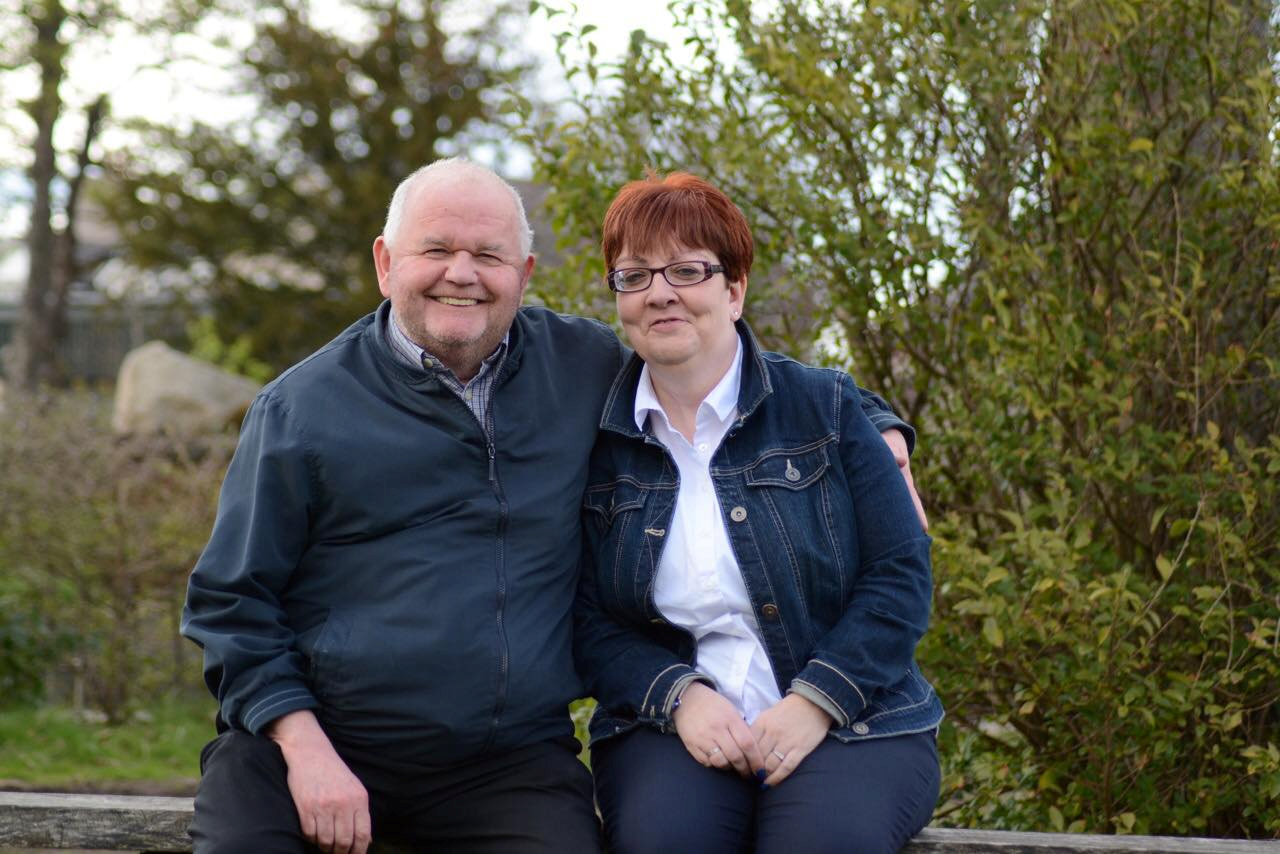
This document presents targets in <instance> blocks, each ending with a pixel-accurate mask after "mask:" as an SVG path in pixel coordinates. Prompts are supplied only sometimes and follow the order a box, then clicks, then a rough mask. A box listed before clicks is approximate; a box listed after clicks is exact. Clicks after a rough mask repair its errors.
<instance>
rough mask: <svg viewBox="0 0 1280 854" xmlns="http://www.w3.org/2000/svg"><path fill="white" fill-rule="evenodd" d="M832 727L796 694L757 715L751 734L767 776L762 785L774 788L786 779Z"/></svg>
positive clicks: (823, 713)
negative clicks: (762, 758) (762, 755)
mask: <svg viewBox="0 0 1280 854" xmlns="http://www.w3.org/2000/svg"><path fill="white" fill-rule="evenodd" d="M833 723H835V721H833V720H832V719H831V715H829V714H827V713H826V712H824V711H823V710H822V709H820V708H818V707H817V706H815V705H814V704H813V703H811V702H809V701H808V700H806V699H805V698H804V697H801V696H800V695H799V694H788V695H787V696H785V697H783V698H782V699H781V700H779V701H778V702H776V703H774V704H773V705H772V706H770V707H769V708H767V709H765V710H764V711H763V712H761V713H760V716H759V717H758V718H756V722H755V723H753V724H752V725H751V733H752V735H754V736H755V740H756V744H758V745H759V746H760V752H761V753H763V754H764V759H765V765H764V767H765V770H766V771H768V772H769V776H768V777H766V778H765V781H764V782H765V783H766V784H767V785H770V786H776V785H778V784H779V783H781V782H782V781H783V780H785V779H787V777H788V776H790V774H791V772H792V771H794V770H796V768H797V767H798V766H799V765H800V763H801V762H803V761H804V758H805V757H806V756H808V755H809V753H810V752H811V751H812V750H813V749H814V748H815V747H817V746H818V745H819V744H821V743H822V739H824V738H826V736H827V730H829V729H831V725H832V724H833Z"/></svg>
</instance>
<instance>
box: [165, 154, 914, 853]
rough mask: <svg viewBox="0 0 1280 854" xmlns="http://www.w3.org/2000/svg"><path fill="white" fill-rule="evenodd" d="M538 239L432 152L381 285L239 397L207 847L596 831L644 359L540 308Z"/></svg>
mask: <svg viewBox="0 0 1280 854" xmlns="http://www.w3.org/2000/svg"><path fill="white" fill-rule="evenodd" d="M531 240H532V235H531V232H530V230H529V227H528V224H527V221H526V219H525V214H524V209H523V206H522V204H521V203H520V199H519V196H518V195H517V194H516V193H515V191H514V190H513V189H512V188H511V187H510V186H509V185H508V184H506V183H505V182H504V181H502V180H501V179H500V178H498V177H497V176H496V175H494V174H493V173H492V172H490V171H489V170H487V169H484V168H483V167H480V166H477V165H475V164H471V163H468V162H466V161H462V160H445V161H438V162H436V163H433V164H431V165H429V166H427V167H424V168H423V169H420V170H419V171H418V172H416V173H414V174H413V175H411V176H410V177H409V178H407V179H406V180H405V181H404V182H403V183H402V184H401V185H400V187H399V188H397V190H396V193H395V195H394V196H393V198H392V202H391V205H390V208H389V211H388V216H387V222H386V226H385V228H384V230H383V234H382V235H381V236H380V237H378V238H377V240H375V241H374V245H373V254H374V263H375V267H376V269H377V274H378V281H379V287H380V289H381V291H382V294H383V296H385V297H386V298H387V301H386V302H384V303H383V305H382V306H381V307H380V308H379V309H378V311H377V312H375V313H374V314H372V315H370V316H368V317H366V318H363V319H362V320H360V321H358V322H357V323H356V324H355V325H353V326H352V327H351V328H349V329H348V330H346V331H345V332H343V333H342V334H341V335H339V336H338V337H337V338H336V339H334V340H333V341H332V342H330V343H329V344H328V345H326V346H325V347H324V348H322V349H321V350H319V351H317V352H316V353H314V354H313V355H312V356H310V357H308V358H307V359H305V360H304V361H302V362H300V363H299V364H297V365H295V366H294V367H292V368H290V369H289V370H288V371H286V372H285V373H283V374H282V375H281V376H280V377H279V378H277V379H276V380H275V381H273V382H272V383H271V384H269V385H268V386H267V387H266V388H264V389H263V391H262V392H261V393H260V394H259V396H258V398H257V399H256V400H255V402H254V404H253V406H252V407H251V408H250V410H249V413H248V414H247V415H246V417H245V422H244V426H243V429H242V433H241V437H240V443H239V445H238V447H237V450H236V454H235V457H234V458H233V460H232V462H231V466H230V468H229V469H228V472H227V478H226V482H225V483H224V485H223V489H222V495H221V498H220V501H219V507H218V517H217V521H216V522H215V524H214V530H213V533H212V536H211V538H210V541H209V545H208V546H207V547H206V549H205V551H204V554H203V555H202V556H201V558H200V561H199V562H198V563H197V565H196V567H195V570H194V571H193V573H192V576H191V581H190V586H189V590H188V596H187V605H186V608H185V609H184V612H183V620H182V633H183V634H184V635H185V636H187V637H189V638H191V639H192V640H194V641H196V642H197V643H199V644H200V645H201V646H202V647H204V650H205V678H206V681H207V682H208V684H209V686H210V689H211V690H212V691H213V692H214V694H215V695H216V696H217V698H218V701H219V704H220V712H219V723H220V726H219V729H220V730H222V732H221V735H219V737H218V738H217V739H215V740H214V741H213V742H211V743H210V744H209V745H208V746H207V747H206V748H205V750H204V753H203V754H202V757H201V767H202V780H201V784H200V790H199V793H198V794H197V797H196V818H195V823H194V825H193V828H192V834H193V837H194V838H195V842H196V850H197V851H198V852H244V851H254V852H274V851H281V852H283V851H290V852H293V851H303V850H306V843H307V842H309V843H311V844H314V845H316V846H318V847H319V848H320V849H321V850H324V851H340V852H348V851H351V852H364V851H365V850H366V849H367V847H368V844H369V841H370V839H371V838H372V837H373V836H374V835H376V836H377V838H378V839H380V840H381V839H392V840H397V841H401V842H405V843H408V844H409V845H410V846H412V847H413V848H414V849H415V850H424V849H427V850H429V849H436V848H438V849H441V850H449V851H476V852H481V851H494V852H497V851H502V852H507V851H529V852H533V851H574V852H577V851H595V850H598V847H599V841H598V827H597V822H596V818H595V813H594V810H593V807H592V800H591V781H590V777H589V774H588V773H587V771H586V769H585V768H584V767H583V766H582V764H581V763H580V762H578V760H577V759H576V753H577V750H578V746H577V743H576V741H575V740H574V739H573V730H572V726H571V725H570V721H569V718H568V715H567V714H566V708H567V704H568V703H569V701H571V700H572V699H574V698H575V697H576V696H578V693H579V683H578V680H577V678H576V676H575V674H574V672H573V665H572V657H571V654H570V653H571V637H570V629H571V619H570V610H571V605H572V600H573V595H574V589H575V585H576V580H577V561H578V558H579V549H580V535H579V523H578V514H579V506H580V502H581V495H582V488H583V484H584V483H585V477H586V466H587V457H588V453H589V451H590V449H591V446H592V443H593V441H594V437H595V431H596V425H597V423H598V421H599V415H600V411H601V408H602V404H603V399H604V395H605V392H606V391H607V389H608V387H609V384H610V382H611V381H612V379H613V377H614V375H615V374H616V372H617V371H618V369H619V368H620V367H621V366H622V364H623V359H624V354H625V351H624V348H623V347H622V345H621V344H620V343H619V342H618V341H617V339H616V338H615V337H614V336H613V334H612V333H611V332H610V331H609V330H608V328H607V327H606V326H604V325H603V324H600V323H597V322H595V321H590V320H586V319H583V318H571V317H563V316H559V315H556V314H554V313H552V312H550V311H547V310H545V309H541V308H535V307H526V308H523V309H521V308H520V301H521V298H522V296H523V294H524V290H525V288H526V286H527V285H528V282H529V277H530V275H531V274H532V272H533V267H534V258H533V256H532V255H531V254H530V246H531ZM864 408H867V409H868V414H869V415H871V416H872V418H873V421H875V422H876V423H877V424H878V425H879V426H880V427H881V428H882V429H884V428H886V427H902V428H903V429H906V430H909V428H906V427H905V425H902V424H901V422H899V421H897V419H896V418H894V417H893V416H892V415H891V414H888V413H886V412H884V411H882V410H880V409H878V408H877V407H876V405H875V403H874V402H865V403H864ZM890 437H891V439H890ZM886 438H887V439H889V440H890V441H891V444H892V443H893V442H897V443H898V449H897V453H898V454H899V456H900V457H901V458H902V459H904V460H905V440H904V439H903V436H902V434H901V433H899V432H897V431H891V432H890V434H889V435H888V436H887V437H886Z"/></svg>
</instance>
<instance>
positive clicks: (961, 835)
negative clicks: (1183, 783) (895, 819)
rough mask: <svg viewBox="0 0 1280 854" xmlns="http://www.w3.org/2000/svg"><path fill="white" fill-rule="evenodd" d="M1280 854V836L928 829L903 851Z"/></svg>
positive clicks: (907, 853)
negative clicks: (1260, 838) (1271, 838)
mask: <svg viewBox="0 0 1280 854" xmlns="http://www.w3.org/2000/svg"><path fill="white" fill-rule="evenodd" d="M946 852H957V853H958V854H997V852H998V854H1135V852H1141V854H1231V852H1237V854H1263V852H1272V854H1280V840H1277V841H1269V840H1268V841H1252V840H1243V839H1201V838H1195V837H1185V836H1104V835H1096V834H1085V833H1019V832H1016V831H1010V830H956V829H953V828H941V827H926V828H925V829H924V830H922V831H920V833H919V834H918V835H917V836H916V838H915V839H913V840H911V841H910V842H909V843H907V846H906V847H905V848H903V849H902V854H946Z"/></svg>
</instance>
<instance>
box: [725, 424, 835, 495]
mask: <svg viewBox="0 0 1280 854" xmlns="http://www.w3.org/2000/svg"><path fill="white" fill-rule="evenodd" d="M833 441H835V437H833V436H825V437H823V438H822V439H819V440H818V441H816V442H811V443H809V444H808V445H802V446H800V447H798V448H777V449H773V450H770V451H766V452H765V453H764V454H762V455H761V456H760V457H759V458H758V459H757V460H756V461H755V462H754V463H752V464H751V465H750V466H748V467H747V469H746V472H745V476H746V482H747V485H748V486H778V487H782V488H783V489H797V490H798V489H806V488H808V487H809V486H811V485H812V484H813V483H814V482H816V481H817V480H818V479H819V478H821V477H822V475H823V474H825V473H826V471H827V469H828V468H829V467H830V465H831V463H830V460H829V459H828V458H827V446H828V445H830V444H831V443H832V442H833Z"/></svg>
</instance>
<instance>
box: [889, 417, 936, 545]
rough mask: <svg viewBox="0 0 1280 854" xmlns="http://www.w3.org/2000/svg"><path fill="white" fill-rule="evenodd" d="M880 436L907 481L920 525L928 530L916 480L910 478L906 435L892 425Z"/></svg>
mask: <svg viewBox="0 0 1280 854" xmlns="http://www.w3.org/2000/svg"><path fill="white" fill-rule="evenodd" d="M880 438H881V439H884V443H885V444H886V445H888V446H889V450H890V451H893V461H894V462H895V463H897V464H898V471H900V472H902V479H903V480H905V481H906V482H907V492H910V493H911V501H912V503H913V504H915V505H916V515H917V516H919V517H920V526H921V527H922V528H924V529H925V530H926V531H927V530H929V519H928V518H927V517H926V516H925V515H924V504H922V503H921V502H920V496H919V495H918V494H916V482H915V481H914V480H913V479H912V478H911V455H910V454H908V453H907V437H906V436H904V435H902V431H901V430H899V429H898V428H897V427H894V428H892V429H890V430H885V431H884V432H883V433H881V434H880Z"/></svg>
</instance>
